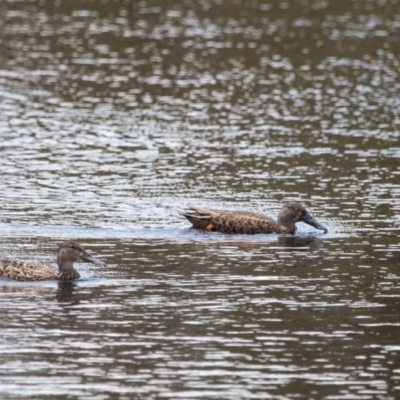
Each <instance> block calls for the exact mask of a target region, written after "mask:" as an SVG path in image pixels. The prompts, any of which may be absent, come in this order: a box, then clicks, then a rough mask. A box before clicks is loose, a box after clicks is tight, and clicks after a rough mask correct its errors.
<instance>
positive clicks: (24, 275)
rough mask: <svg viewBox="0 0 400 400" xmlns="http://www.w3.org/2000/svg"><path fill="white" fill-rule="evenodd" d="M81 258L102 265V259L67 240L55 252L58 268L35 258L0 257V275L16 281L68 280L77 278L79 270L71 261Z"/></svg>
mask: <svg viewBox="0 0 400 400" xmlns="http://www.w3.org/2000/svg"><path fill="white" fill-rule="evenodd" d="M78 259H81V260H83V261H86V262H91V263H94V264H98V265H101V266H104V265H105V263H104V262H103V261H100V260H98V259H97V258H94V257H92V256H91V255H90V254H89V253H87V252H86V251H85V250H84V249H83V248H82V247H81V246H80V245H79V244H77V243H76V242H72V241H68V242H64V243H63V244H61V245H60V246H59V250H58V254H57V264H58V270H57V269H56V268H53V267H51V266H49V265H46V264H43V263H41V262H39V261H35V260H12V259H8V258H0V277H2V278H8V279H13V280H16V281H45V280H59V281H69V280H73V279H78V278H79V277H80V275H79V272H78V271H77V270H76V269H75V268H74V266H73V263H74V262H76V261H78Z"/></svg>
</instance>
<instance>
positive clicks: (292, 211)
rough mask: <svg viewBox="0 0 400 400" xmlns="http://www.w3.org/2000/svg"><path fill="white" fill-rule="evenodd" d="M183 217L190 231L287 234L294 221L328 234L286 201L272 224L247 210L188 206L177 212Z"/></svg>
mask: <svg viewBox="0 0 400 400" xmlns="http://www.w3.org/2000/svg"><path fill="white" fill-rule="evenodd" d="M180 214H181V215H183V216H184V217H185V218H187V219H188V220H189V221H190V222H191V224H192V225H193V228H194V229H200V230H205V231H215V232H223V233H241V234H243V233H248V234H255V233H288V234H292V235H293V234H294V233H295V232H296V222H300V221H302V222H305V223H306V224H308V225H311V226H313V227H314V228H317V229H320V230H323V231H324V233H326V232H328V229H326V228H325V227H324V226H322V225H321V224H320V223H319V222H317V221H316V220H315V219H314V218H313V217H312V216H311V214H310V213H309V212H308V211H307V210H306V209H305V208H304V207H303V206H302V205H300V204H299V203H296V202H294V201H288V202H286V203H284V205H283V207H282V209H281V211H280V213H279V215H278V220H277V221H275V220H273V219H272V218H269V217H267V216H265V215H263V214H258V213H253V212H248V211H227V210H215V209H210V208H200V207H193V206H189V207H188V209H187V210H185V211H183V212H180Z"/></svg>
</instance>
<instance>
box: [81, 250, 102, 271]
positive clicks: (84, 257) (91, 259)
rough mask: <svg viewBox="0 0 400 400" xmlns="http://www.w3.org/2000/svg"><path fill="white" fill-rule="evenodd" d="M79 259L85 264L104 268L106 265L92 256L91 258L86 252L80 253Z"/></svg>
mask: <svg viewBox="0 0 400 400" xmlns="http://www.w3.org/2000/svg"><path fill="white" fill-rule="evenodd" d="M80 258H81V259H82V260H83V261H86V262H90V263H92V264H96V265H101V266H103V267H104V266H105V265H106V263H105V262H104V261H101V260H99V259H98V258H95V257H93V256H91V255H90V254H89V253H88V252H86V251H84V252H83V253H81V255H80Z"/></svg>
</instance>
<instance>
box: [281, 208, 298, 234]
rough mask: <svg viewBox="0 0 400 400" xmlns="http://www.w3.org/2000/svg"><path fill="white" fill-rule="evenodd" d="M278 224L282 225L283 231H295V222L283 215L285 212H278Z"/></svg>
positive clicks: (292, 232) (291, 232)
mask: <svg viewBox="0 0 400 400" xmlns="http://www.w3.org/2000/svg"><path fill="white" fill-rule="evenodd" d="M278 224H279V225H280V226H282V227H283V230H284V233H290V234H291V235H294V233H295V232H296V224H295V223H294V222H293V221H291V220H289V219H288V218H286V217H285V214H283V213H279V215H278Z"/></svg>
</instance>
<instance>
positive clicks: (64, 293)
mask: <svg viewBox="0 0 400 400" xmlns="http://www.w3.org/2000/svg"><path fill="white" fill-rule="evenodd" d="M75 287H76V284H75V283H74V282H71V281H68V282H58V286H57V291H56V300H57V301H58V302H59V303H69V304H71V303H74V304H76V303H78V302H77V301H74V300H73V292H74V288H75Z"/></svg>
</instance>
